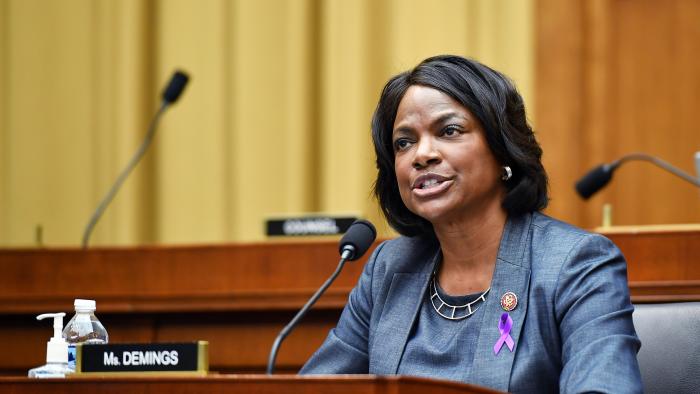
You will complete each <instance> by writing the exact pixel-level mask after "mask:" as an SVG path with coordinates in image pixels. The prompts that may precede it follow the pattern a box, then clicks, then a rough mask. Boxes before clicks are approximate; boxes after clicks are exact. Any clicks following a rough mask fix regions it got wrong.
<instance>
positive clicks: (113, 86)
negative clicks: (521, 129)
mask: <svg viewBox="0 0 700 394" xmlns="http://www.w3.org/2000/svg"><path fill="white" fill-rule="evenodd" d="M0 45H1V47H0V155H1V156H0V246H20V245H22V246H27V245H33V244H34V239H35V228H36V226H42V227H43V237H44V241H45V243H46V244H47V245H77V244H78V243H79V241H80V237H81V233H82V230H83V227H84V225H85V223H86V221H87V220H88V217H89V215H90V213H91V211H92V210H93V209H94V207H95V206H96V205H97V203H98V201H99V200H100V199H101V197H102V196H103V194H104V193H105V192H106V190H107V189H108V187H109V185H110V184H111V182H113V180H114V179H115V177H116V175H117V174H118V172H119V171H120V169H121V168H122V167H123V166H124V165H125V163H126V162H127V160H128V159H129V157H130V156H131V154H132V153H133V151H134V150H135V149H136V147H137V146H138V144H139V142H140V140H141V138H142V136H143V134H144V132H145V128H146V126H147V123H148V121H149V119H150V116H151V114H152V113H153V112H154V111H155V109H156V108H157V105H158V100H159V95H160V89H161V87H162V86H163V84H164V83H165V82H166V81H167V80H168V78H169V76H170V74H171V72H172V71H173V70H174V69H175V68H176V67H180V68H182V69H184V70H186V71H188V72H189V73H190V74H191V76H192V79H191V84H190V85H189V86H188V87H187V90H186V91H185V93H184V95H183V97H182V98H181V100H180V102H178V103H177V104H176V105H175V106H174V107H172V108H171V110H170V111H169V112H168V113H167V114H166V115H165V117H164V119H163V122H162V124H161V127H160V129H159V131H158V135H157V137H156V140H155V143H154V145H153V147H152V149H151V150H150V151H149V152H148V154H147V156H146V158H145V160H144V161H143V162H142V163H141V164H140V165H139V166H138V167H137V168H136V171H135V172H134V173H133V174H132V176H131V178H129V180H128V181H127V182H126V183H125V184H124V187H123V189H122V190H121V192H120V193H119V195H118V196H117V198H116V199H115V201H114V202H113V204H112V206H111V207H110V208H109V210H108V211H107V213H106V214H105V216H104V217H103V219H102V220H101V222H100V223H99V224H98V225H97V228H96V231H95V233H94V235H93V244H98V245H99V244H102V245H107V244H142V243H201V242H227V241H251V240H260V239H264V235H263V221H264V219H265V218H266V217H269V216H274V215H279V214H295V213H305V212H328V213H338V212H350V213H356V214H358V215H362V216H365V217H369V218H370V219H372V220H374V221H375V222H377V223H379V224H380V227H382V226H383V227H384V228H385V229H386V226H385V225H383V224H382V223H383V221H381V220H380V218H379V215H378V210H377V208H376V204H375V202H374V201H373V199H372V198H371V196H370V187H371V184H372V181H373V176H374V163H373V154H372V150H371V147H370V138H369V121H370V116H371V112H372V110H373V108H374V105H375V103H376V99H377V97H378V95H379V91H380V89H381V87H382V85H383V83H384V82H385V81H386V80H387V79H388V78H389V77H390V76H391V75H393V74H395V73H397V72H399V71H402V70H404V69H407V68H409V67H411V66H413V65H415V64H416V63H417V62H418V61H420V60H421V59H423V58H425V57H427V56H430V55H434V54H439V53H447V52H449V53H456V54H461V55H465V56H470V57H474V58H476V59H479V60H481V61H483V62H485V63H487V64H489V65H491V66H493V67H495V68H497V69H500V70H501V71H503V72H505V73H507V74H508V75H510V76H511V77H512V78H513V79H514V80H515V81H516V83H517V84H518V86H519V88H520V90H521V92H522V93H523V95H524V96H525V98H526V101H527V102H528V103H530V104H531V103H532V101H533V100H532V96H533V78H534V77H533V74H534V70H533V63H534V59H533V54H534V48H533V5H532V1H505V0H504V1H492V0H480V1H462V0H453V1H439V2H436V1H430V0H425V1H418V0H413V1H404V0H384V1H376V0H357V1H343V0H335V1H331V0H328V1H322V0H294V1H291V0H256V1H244V0H239V1H223V0H205V1H202V0H176V1H175V0H161V1H155V0H154V1H143V0H103V1H93V0H70V1H58V0H55V1H53V0H0ZM532 110H533V108H532V107H531V108H530V112H531V113H532ZM380 222H381V223H380Z"/></svg>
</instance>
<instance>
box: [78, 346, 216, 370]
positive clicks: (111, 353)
mask: <svg viewBox="0 0 700 394" xmlns="http://www.w3.org/2000/svg"><path fill="white" fill-rule="evenodd" d="M207 346H208V344H207V342H204V341H200V342H190V343H138V344H105V345H79V346H78V349H77V360H76V373H92V372H100V373H102V372H166V371H168V372H192V371H199V372H202V371H204V372H206V370H208V363H209V362H208V354H207V353H208V352H207Z"/></svg>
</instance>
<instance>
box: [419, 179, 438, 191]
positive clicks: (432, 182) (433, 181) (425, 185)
mask: <svg viewBox="0 0 700 394" xmlns="http://www.w3.org/2000/svg"><path fill="white" fill-rule="evenodd" d="M438 183H440V182H438V180H437V179H428V180H427V181H425V182H423V184H422V185H421V189H427V188H429V187H431V186H435V185H437V184H438Z"/></svg>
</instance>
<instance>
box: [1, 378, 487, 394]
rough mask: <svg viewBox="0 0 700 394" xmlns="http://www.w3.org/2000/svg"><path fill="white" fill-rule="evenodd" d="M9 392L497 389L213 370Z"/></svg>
mask: <svg viewBox="0 0 700 394" xmlns="http://www.w3.org/2000/svg"><path fill="white" fill-rule="evenodd" d="M0 387H2V391H3V392H4V393H8V394H9V393H12V394H19V393H32V394H43V393H46V394H75V393H78V392H85V393H88V392H89V393H100V394H111V393H115V394H117V393H119V394H121V393H144V394H145V393H149V394H162V393H167V394H179V393H182V394H190V393H209V394H218V393H222V394H223V393H245V394H279V393H289V394H296V393H299V394H301V393H308V394H311V393H334V394H346V393H347V394H362V393H368V394H369V393H372V394H383V393H387V394H389V393H391V394H404V393H405V394H418V393H428V392H429V393H434V394H468V393H498V392H497V391H493V390H489V389H486V388H483V387H479V386H474V385H467V384H460V383H455V382H447V381H442V380H432V379H423V378H415V377H406V376H400V377H399V376H389V377H387V376H372V375H358V376H350V375H346V376H334V377H306V376H303V377H300V376H289V375H287V376H280V375H275V376H272V377H269V376H265V375H212V376H207V377H204V378H75V379H70V378H69V379H50V380H40V379H28V378H9V377H5V378H2V377H0Z"/></svg>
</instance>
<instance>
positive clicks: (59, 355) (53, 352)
mask: <svg viewBox="0 0 700 394" xmlns="http://www.w3.org/2000/svg"><path fill="white" fill-rule="evenodd" d="M65 315H66V314H65V313H63V312H59V313H44V314H43V315H39V316H37V317H36V319H37V320H44V319H46V318H49V317H52V318H53V337H51V339H50V340H49V341H48V342H46V365H43V366H41V367H37V368H34V369H30V370H29V377H30V378H62V377H65V375H67V374H69V373H72V372H73V371H72V370H71V369H70V368H68V343H67V342H66V340H65V339H63V335H62V331H63V317H64V316H65Z"/></svg>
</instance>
